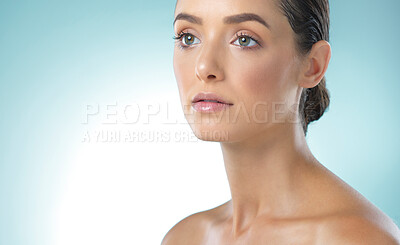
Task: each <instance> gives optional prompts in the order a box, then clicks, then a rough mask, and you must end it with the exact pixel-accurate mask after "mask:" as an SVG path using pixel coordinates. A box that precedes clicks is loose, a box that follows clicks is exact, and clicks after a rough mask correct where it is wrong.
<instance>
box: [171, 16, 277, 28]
mask: <svg viewBox="0 0 400 245" xmlns="http://www.w3.org/2000/svg"><path fill="white" fill-rule="evenodd" d="M177 20H186V21H189V22H191V23H193V24H198V25H202V24H203V20H202V19H201V18H200V17H197V16H194V15H191V14H187V13H179V14H178V15H177V16H176V18H175V20H174V23H173V25H174V26H175V22H176V21H177ZM245 21H256V22H259V23H261V24H262V25H264V26H265V27H267V28H268V29H271V26H270V25H269V24H268V23H267V22H266V21H265V20H264V19H263V18H261V17H260V16H259V15H256V14H253V13H242V14H236V15H231V16H226V17H224V20H223V22H224V24H238V23H242V22H245Z"/></svg>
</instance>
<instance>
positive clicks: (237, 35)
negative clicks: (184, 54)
mask: <svg viewBox="0 0 400 245" xmlns="http://www.w3.org/2000/svg"><path fill="white" fill-rule="evenodd" d="M186 35H191V36H194V35H193V34H191V33H189V32H184V31H181V32H180V33H179V35H178V36H174V37H173V39H174V40H175V42H176V43H177V45H178V47H179V48H180V49H187V48H189V47H190V45H189V46H188V45H182V44H181V43H182V41H181V39H182V38H183V37H184V36H186ZM241 37H248V38H250V39H252V40H253V41H254V42H256V43H257V45H255V46H251V47H247V46H240V45H239V47H240V49H243V50H251V49H253V50H254V49H258V48H260V47H261V45H260V42H259V41H258V40H257V39H256V38H254V37H253V36H251V35H248V34H244V33H242V32H241V33H240V34H237V33H236V39H235V40H237V39H238V38H241Z"/></svg>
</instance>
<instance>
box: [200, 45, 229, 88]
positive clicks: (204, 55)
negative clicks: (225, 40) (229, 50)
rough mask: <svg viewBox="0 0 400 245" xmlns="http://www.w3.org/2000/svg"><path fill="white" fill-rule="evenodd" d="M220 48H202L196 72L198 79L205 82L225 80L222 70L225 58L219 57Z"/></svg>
mask: <svg viewBox="0 0 400 245" xmlns="http://www.w3.org/2000/svg"><path fill="white" fill-rule="evenodd" d="M217 49H218V47H216V46H214V47H211V46H208V47H207V46H206V45H204V46H203V47H202V50H201V52H200V55H199V57H198V59H197V63H196V67H195V72H196V77H197V78H198V79H199V80H200V81H203V82H206V83H207V82H212V81H221V80H223V79H224V71H223V69H222V59H223V56H221V55H219V52H218V51H217Z"/></svg>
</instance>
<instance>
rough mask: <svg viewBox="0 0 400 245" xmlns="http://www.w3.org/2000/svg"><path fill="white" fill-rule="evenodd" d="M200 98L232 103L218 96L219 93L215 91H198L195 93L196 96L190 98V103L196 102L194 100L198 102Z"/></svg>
mask: <svg viewBox="0 0 400 245" xmlns="http://www.w3.org/2000/svg"><path fill="white" fill-rule="evenodd" d="M200 100H215V101H218V102H220V103H224V104H230V105H233V104H232V103H230V102H229V101H227V100H225V99H224V98H222V97H221V96H219V95H217V94H215V93H211V92H200V93H198V94H196V96H194V97H193V99H192V103H196V102H198V101H200Z"/></svg>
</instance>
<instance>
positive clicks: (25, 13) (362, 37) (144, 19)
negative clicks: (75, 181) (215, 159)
mask: <svg viewBox="0 0 400 245" xmlns="http://www.w3.org/2000/svg"><path fill="white" fill-rule="evenodd" d="M330 4H331V33H330V35H331V41H330V43H331V47H332V58H331V62H330V65H329V68H328V71H327V73H326V77H327V86H328V89H329V90H330V93H331V104H330V107H329V110H328V111H327V112H326V114H325V115H324V116H323V117H322V118H321V119H320V120H319V121H318V122H315V123H313V124H311V125H310V127H309V135H308V136H307V139H308V142H309V144H310V147H311V149H312V151H313V152H314V154H315V155H316V157H317V158H318V159H319V160H320V161H321V162H322V163H324V164H325V166H326V167H328V168H329V169H330V170H331V171H333V172H334V173H336V174H337V175H338V176H339V177H341V178H342V179H344V180H345V181H346V182H347V183H349V184H350V185H352V186H353V187H354V188H355V189H357V190H358V191H359V192H361V193H362V194H363V195H364V196H366V197H367V198H368V199H369V200H370V201H372V202H373V203H374V204H375V205H376V206H378V207H379V208H380V209H382V210H383V211H384V212H385V213H387V214H388V215H389V216H390V217H391V218H392V219H393V220H395V222H396V223H397V224H399V223H400V188H399V187H400V179H399V174H400V151H399V145H400V129H399V126H400V110H399V109H398V106H399V105H400V96H399V91H400V79H399V77H398V73H397V72H398V68H399V66H400V62H399V57H400V49H399V46H398V44H399V39H400V28H399V24H400V21H399V18H400V17H399V15H398V9H399V8H400V2H399V1H398V0H383V1H379V2H378V1H361V0H353V1H345V0H336V1H335V0H334V1H331V3H330ZM174 6H175V1H170V0H168V1H167V0H162V1H161V0H154V1H144V0H141V1H138V0H130V1H121V0H114V1H103V0H97V1H77V0H69V1H43V0H36V1H24V0H20V1H10V0H2V1H1V2H0V115H1V119H0V135H1V138H0V244H24V245H27V244H40V245H45V244H56V241H57V237H56V236H57V235H56V233H54V229H53V223H54V222H55V221H54V217H55V215H57V214H56V213H57V210H58V209H57V207H58V206H59V205H60V203H61V200H62V197H63V194H64V189H65V187H66V186H67V185H68V182H69V181H71V180H70V179H69V178H68V176H67V174H66V173H67V172H68V171H69V170H70V169H71V162H73V161H74V159H75V157H76V154H77V152H79V148H80V147H81V138H82V127H83V126H82V124H81V123H80V122H81V114H82V107H84V106H85V104H86V103H88V102H93V101H95V102H96V103H103V102H104V103H108V102H110V101H120V100H129V99H130V98H135V96H142V97H143V96H145V97H149V98H151V97H152V96H154V90H156V91H159V92H161V93H162V92H163V91H167V92H168V91H169V92H171V93H175V94H176V96H178V93H177V87H176V84H175V78H174V74H173V67H172V54H173V47H174V45H173V40H172V36H173V34H174V33H173V28H172V22H173V11H174ZM153 99H155V100H157V98H153ZM214 147H216V146H214ZM219 164H220V165H222V162H220V163H219ZM156 168H157V166H156ZM171 171H174V172H175V171H176V170H171ZM180 174H181V175H184V174H185V172H184V170H182V171H181V172H180ZM87 178H88V180H89V181H90V178H91V177H90V176H87ZM155 181H157V180H155ZM156 184H157V183H156ZM158 184H161V183H158ZM158 194H159V193H153V194H152V195H155V196H157V195H158ZM166 202H167V201H166ZM169 202H171V203H172V201H171V200H170V201H169ZM132 208H134V207H132ZM160 209H161V210H162V208H161V207H160ZM162 211H163V212H167V210H162ZM159 219H161V220H162V219H163V217H159ZM176 221H178V220H175V219H172V218H171V219H170V220H169V223H168V224H167V225H166V226H164V227H162V228H160V232H161V233H162V232H166V231H167V230H165V228H166V227H170V226H171V225H172V224H173V223H174V222H176ZM143 229H149V228H148V227H147V228H146V227H144V228H143ZM161 233H160V234H161ZM134 235H135V234H132V236H134ZM99 236H101V234H99ZM137 236H140V234H137ZM161 238H162V237H161V236H159V237H157V239H155V240H159V241H161V240H160V239H161ZM143 239H144V238H143ZM104 244H107V243H104ZM108 244H109V243H108ZM142 244H146V243H145V242H143V243H142ZM149 244H154V243H149Z"/></svg>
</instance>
